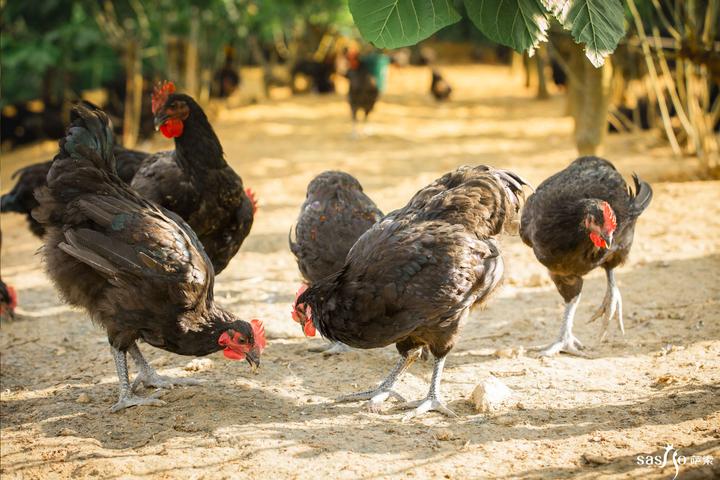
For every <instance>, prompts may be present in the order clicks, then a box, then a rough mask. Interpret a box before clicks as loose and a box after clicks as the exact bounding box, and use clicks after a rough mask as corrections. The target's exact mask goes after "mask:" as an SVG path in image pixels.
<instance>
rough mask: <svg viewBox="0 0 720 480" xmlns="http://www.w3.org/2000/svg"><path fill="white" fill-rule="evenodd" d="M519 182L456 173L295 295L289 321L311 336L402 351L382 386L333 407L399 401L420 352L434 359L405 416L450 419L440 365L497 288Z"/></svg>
mask: <svg viewBox="0 0 720 480" xmlns="http://www.w3.org/2000/svg"><path fill="white" fill-rule="evenodd" d="M524 185H526V182H524V181H523V180H522V179H521V178H520V177H519V176H517V175H515V174H514V173H512V172H509V171H506V170H500V169H495V168H492V167H488V166H484V165H479V166H476V167H460V168H458V169H457V170H455V171H452V172H450V173H448V174H446V175H444V176H443V177H441V178H439V179H437V180H436V181H435V182H434V183H432V184H431V185H428V186H427V187H425V188H423V189H421V190H420V191H419V192H418V193H416V194H415V196H414V197H413V198H411V199H410V201H409V202H408V204H407V205H406V206H405V207H403V208H401V209H399V210H396V211H394V212H391V213H389V214H388V215H386V216H385V217H384V218H383V219H381V220H380V221H379V222H377V223H375V224H374V225H373V226H372V227H370V229H369V230H368V231H367V232H365V233H364V234H363V235H362V236H361V237H360V238H359V239H358V240H357V242H355V244H354V245H353V247H352V248H351V249H350V252H349V253H348V255H347V257H346V258H345V262H344V264H343V266H342V267H341V268H340V270H338V271H337V272H335V273H333V274H331V275H329V276H327V277H325V278H322V279H320V280H319V281H316V282H314V283H313V284H312V285H311V286H310V287H309V288H308V289H307V290H305V291H304V292H303V293H302V294H300V296H299V297H298V298H297V300H296V302H295V305H296V317H297V319H298V320H299V323H300V324H301V325H302V326H303V330H304V331H305V332H306V333H313V331H314V329H317V331H318V332H320V334H321V335H322V336H323V337H325V338H328V339H330V340H334V341H338V342H342V343H345V344H346V345H349V346H351V347H355V348H364V349H369V348H381V347H385V346H387V345H391V344H395V347H396V348H397V350H398V353H400V356H401V358H400V360H399V361H398V363H397V365H396V366H395V368H393V369H392V371H391V372H390V374H389V375H388V377H387V378H386V379H385V380H383V381H382V382H381V383H380V385H378V386H377V387H376V388H374V389H371V390H368V391H365V392H360V393H357V394H352V395H347V396H344V397H341V398H340V399H338V400H339V401H359V400H369V407H370V409H371V410H377V409H378V408H379V407H380V405H382V403H383V402H384V401H385V400H387V399H388V398H390V397H394V398H398V399H402V396H401V395H400V394H398V393H397V392H396V391H395V390H394V389H393V387H394V385H395V383H396V381H397V380H398V378H399V377H400V376H401V375H402V374H403V372H405V371H406V370H407V369H408V367H409V366H410V365H411V364H412V363H413V362H414V361H415V360H416V359H417V358H419V356H420V354H421V350H422V349H423V347H427V348H428V349H429V350H430V353H431V354H432V355H433V356H434V357H435V367H434V369H433V375H432V380H431V382H430V389H429V391H428V394H427V396H426V397H425V398H423V399H421V400H420V401H418V402H413V403H410V404H408V405H407V406H408V407H415V408H414V410H413V411H412V412H410V413H409V414H408V415H407V418H411V417H413V416H417V415H422V414H424V413H426V412H428V411H430V410H436V411H438V412H441V413H443V414H445V415H449V416H455V414H454V413H453V412H452V410H450V409H449V408H448V407H447V406H446V405H445V404H444V402H443V401H442V396H441V394H440V383H441V377H442V372H443V368H444V365H445V360H446V358H447V356H448V354H449V353H450V351H451V350H452V349H453V347H454V345H455V342H456V341H457V337H458V331H459V328H460V325H461V323H462V322H463V321H464V320H465V319H466V318H467V316H468V313H469V311H470V309H471V308H472V307H473V306H476V305H482V304H483V303H485V302H486V301H487V299H488V298H489V296H490V294H491V293H492V292H493V291H494V290H495V289H496V288H497V287H498V285H499V284H500V281H501V279H502V276H503V270H504V264H503V259H502V255H501V251H500V242H499V236H500V235H501V234H502V233H503V232H508V231H510V228H511V227H514V225H515V224H514V218H515V216H516V215H517V212H518V210H519V208H520V204H521V200H522V190H523V186H524ZM309 324H311V325H312V327H310V326H309ZM349 375H350V376H352V372H350V373H349ZM352 378H353V381H356V378H355V377H352Z"/></svg>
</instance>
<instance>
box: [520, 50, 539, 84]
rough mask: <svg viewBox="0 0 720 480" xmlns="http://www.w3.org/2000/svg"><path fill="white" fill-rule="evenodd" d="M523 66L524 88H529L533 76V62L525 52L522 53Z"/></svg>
mask: <svg viewBox="0 0 720 480" xmlns="http://www.w3.org/2000/svg"><path fill="white" fill-rule="evenodd" d="M523 66H524V67H525V88H530V86H531V85H532V82H533V77H534V76H535V73H536V72H535V62H533V61H532V59H531V58H530V56H529V55H528V54H527V52H525V53H523Z"/></svg>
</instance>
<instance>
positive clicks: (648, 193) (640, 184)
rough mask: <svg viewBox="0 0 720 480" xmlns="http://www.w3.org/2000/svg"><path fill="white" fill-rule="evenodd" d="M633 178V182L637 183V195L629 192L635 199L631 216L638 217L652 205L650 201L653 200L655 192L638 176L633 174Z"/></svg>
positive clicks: (631, 208)
mask: <svg viewBox="0 0 720 480" xmlns="http://www.w3.org/2000/svg"><path fill="white" fill-rule="evenodd" d="M632 177H633V182H635V193H633V192H629V193H630V195H631V196H632V197H633V199H632V205H631V207H630V214H631V215H633V216H635V217H637V216H639V215H640V214H641V213H642V212H643V211H645V209H646V208H647V207H648V205H650V201H651V200H652V198H653V191H652V187H650V184H649V183H647V182H646V181H644V180H641V179H640V177H638V176H637V174H635V173H633V176H632ZM628 190H629V189H628Z"/></svg>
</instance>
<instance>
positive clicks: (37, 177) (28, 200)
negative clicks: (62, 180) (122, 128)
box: [0, 145, 150, 238]
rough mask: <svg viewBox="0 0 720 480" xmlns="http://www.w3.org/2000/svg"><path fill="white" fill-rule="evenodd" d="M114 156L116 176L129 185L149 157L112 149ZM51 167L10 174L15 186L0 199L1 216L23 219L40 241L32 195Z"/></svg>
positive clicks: (37, 166) (30, 167)
mask: <svg viewBox="0 0 720 480" xmlns="http://www.w3.org/2000/svg"><path fill="white" fill-rule="evenodd" d="M113 153H114V154H115V162H116V164H117V173H118V176H119V177H120V178H121V179H122V181H123V182H125V183H128V184H129V183H130V181H131V180H132V178H133V176H135V172H137V170H138V168H140V163H142V161H143V160H144V159H145V158H147V157H149V156H150V154H149V153H145V152H139V151H137V150H129V149H127V148H124V147H121V146H119V145H116V146H114V147H113ZM50 165H52V161H47V162H42V163H35V164H33V165H28V166H27V167H24V168H21V169H20V170H18V171H17V172H15V173H13V175H12V178H13V179H14V178H15V177H18V180H17V183H16V184H15V186H14V187H13V189H12V190H10V191H9V192H8V193H6V194H5V195H3V196H2V198H1V199H0V212H3V213H6V212H15V213H22V214H24V215H26V216H27V221H28V226H29V227H30V231H31V232H32V233H34V234H35V235H37V236H38V237H41V238H42V236H43V235H44V234H45V229H43V227H42V225H40V224H39V223H38V222H37V221H36V220H35V219H34V218H33V217H32V213H31V212H32V211H33V209H34V208H35V207H37V205H38V203H37V200H35V196H34V195H33V192H35V189H37V188H40V187H42V186H45V184H46V179H47V174H48V172H49V171H50Z"/></svg>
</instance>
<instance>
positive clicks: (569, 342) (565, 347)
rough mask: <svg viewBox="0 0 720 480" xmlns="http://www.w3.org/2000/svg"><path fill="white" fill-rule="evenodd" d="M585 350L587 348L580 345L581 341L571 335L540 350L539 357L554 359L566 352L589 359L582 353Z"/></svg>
mask: <svg viewBox="0 0 720 480" xmlns="http://www.w3.org/2000/svg"><path fill="white" fill-rule="evenodd" d="M583 348H585V347H583V344H582V343H580V340H578V339H577V337H575V335H573V334H572V333H571V334H570V335H569V336H566V337H563V338H561V339H559V340H558V341H556V342H554V343H551V344H550V345H548V346H547V347H545V348H543V349H542V350H540V353H539V355H540V356H541V357H553V356H555V355H557V354H558V353H560V352H564V353H568V354H570V355H575V356H578V357H587V354H586V353H585V352H583V351H582V349H583Z"/></svg>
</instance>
